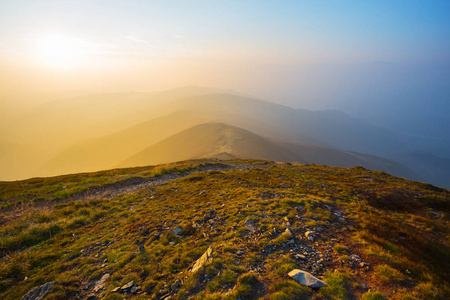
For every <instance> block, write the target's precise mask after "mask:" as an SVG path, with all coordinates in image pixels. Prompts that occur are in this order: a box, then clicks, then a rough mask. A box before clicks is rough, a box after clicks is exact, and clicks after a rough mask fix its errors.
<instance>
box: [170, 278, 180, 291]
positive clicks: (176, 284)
mask: <svg viewBox="0 0 450 300" xmlns="http://www.w3.org/2000/svg"><path fill="white" fill-rule="evenodd" d="M180 288H181V280H180V279H177V280H176V281H175V282H174V283H173V284H172V286H171V289H172V291H174V292H176V291H178V290H179V289H180Z"/></svg>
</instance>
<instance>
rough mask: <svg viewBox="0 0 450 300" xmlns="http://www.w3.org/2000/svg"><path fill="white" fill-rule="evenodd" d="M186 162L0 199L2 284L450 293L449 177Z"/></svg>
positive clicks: (84, 291)
mask: <svg viewBox="0 0 450 300" xmlns="http://www.w3.org/2000/svg"><path fill="white" fill-rule="evenodd" d="M190 164H191V165H190V167H191V169H188V170H184V171H180V170H179V169H177V170H176V171H173V169H170V168H171V166H169V167H168V170H169V171H168V172H167V173H164V172H163V174H160V175H158V176H147V177H146V176H142V174H144V173H142V172H147V171H148V170H141V169H140V170H139V172H140V173H138V174H139V176H138V175H136V174H135V175H133V176H134V177H132V178H128V179H126V180H124V181H121V182H117V183H108V184H105V185H104V186H100V187H94V188H91V189H88V190H84V191H82V192H80V193H78V194H77V193H75V194H73V195H71V196H70V197H68V198H63V199H58V200H53V201H48V200H39V201H36V202H35V203H29V204H27V203H26V202H25V203H22V204H21V206H10V207H8V208H6V209H4V210H2V211H1V214H2V216H3V218H4V220H5V221H4V223H3V228H2V232H1V238H2V243H1V245H2V246H1V253H2V255H1V265H0V267H1V269H0V270H1V271H2V272H0V273H1V274H2V275H0V276H1V278H0V279H1V281H0V293H1V297H2V298H4V299H17V298H21V297H24V298H23V299H44V298H45V297H47V298H45V299H67V298H73V299H125V298H126V299H128V298H136V299H166V300H168V299H257V298H263V299H359V298H363V299H385V298H388V299H445V298H446V297H447V296H448V295H449V294H448V291H449V290H448V286H447V283H448V269H447V266H448V263H449V262H448V252H447V250H449V245H448V234H449V232H448V229H449V227H448V211H447V210H448V202H449V199H450V198H449V192H448V191H447V190H443V189H439V188H436V187H433V186H430V185H424V184H421V183H415V182H410V181H406V180H403V179H399V178H395V177H392V176H390V175H388V174H385V173H382V172H374V171H369V170H365V169H363V168H353V169H341V168H330V167H322V166H302V165H291V164H277V163H273V162H262V161H227V162H220V163H218V162H215V161H207V162H205V161H199V162H191V163H190ZM170 170H172V171H170ZM61 180H63V179H61ZM399 191H401V193H400V192H399ZM6 195H7V194H6ZM405 195H406V196H405ZM410 195H413V196H411V197H412V198H411V197H410ZM9 197H16V198H14V199H15V200H16V199H17V198H20V197H21V196H20V195H19V196H18V195H17V194H11V196H9ZM26 197H28V198H30V195H29V194H28V195H27V196H26ZM395 197H403V198H401V199H397V198H395ZM3 198H6V201H8V198H7V197H6V196H5V195H3ZM386 199H387V200H386ZM383 201H388V202H387V203H388V204H387V205H385V204H384V202H383ZM396 201H397V202H399V203H397V202H396ZM408 201H413V202H408ZM393 203H394V204H395V205H394V206H393ZM382 205H384V206H386V207H383V206H382ZM405 205H406V206H405ZM20 207H21V208H20ZM43 207H44V208H46V210H45V211H41V210H40V209H42V208H43ZM19 208H20V210H19ZM294 270H299V271H295V272H294V273H292V272H293V271H294ZM300 271H301V272H300ZM303 272H307V274H306V275H304V274H305V273H303ZM299 274H300V275H301V276H300V275H299ZM308 274H310V275H311V276H313V277H310V275H308ZM299 276H300V277H302V278H303V279H301V280H300V279H298V277H299ZM305 276H306V277H305ZM305 278H306V279H305ZM302 280H303V281H302ZM325 285H326V286H325Z"/></svg>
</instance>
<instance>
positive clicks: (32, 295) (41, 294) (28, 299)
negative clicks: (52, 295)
mask: <svg viewBox="0 0 450 300" xmlns="http://www.w3.org/2000/svg"><path fill="white" fill-rule="evenodd" d="M55 284H57V282H56V281H51V282H47V283H44V284H43V285H41V286H38V287H35V288H33V289H32V290H30V291H29V292H28V293H27V294H26V295H25V296H23V297H22V300H41V299H44V298H45V297H46V296H47V294H48V292H50V290H51V289H52V288H53V287H54V286H55Z"/></svg>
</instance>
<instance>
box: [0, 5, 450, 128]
mask: <svg viewBox="0 0 450 300" xmlns="http://www.w3.org/2000/svg"><path fill="white" fill-rule="evenodd" d="M449 70H450V1H447V0H444V1H415V0H409V1H406V0H405V1H400V0H398V1H392V0H389V1H383V0H380V1H345V0H343V1H320V0H318V1H299V0H296V1H267V0H257V1H252V0H246V1H234V0H229V1H225V0H224V1H213V0H191V1H183V0H178V1H176V0H161V1H157V0H154V1H143V0H142V1H137V0H134V1H130V0H128V1H114V0H108V1H106V0H97V1H96V0H89V1H84V0H77V1H64V0H60V1H56V0H53V1H50V0H40V1H27V0H3V1H1V2H0V99H3V100H2V101H7V100H5V99H11V98H12V97H16V98H17V97H18V96H21V95H22V97H23V95H25V96H28V95H42V94H54V95H68V94H80V93H92V92H99V93H100V92H121V91H152V90H162V89H166V88H173V87H178V86H187V85H198V86H209V87H217V88H224V89H232V90H236V91H239V92H241V93H247V94H249V95H254V96H256V97H259V98H262V99H267V100H271V101H274V102H278V103H283V104H286V105H290V106H293V107H296V108H309V109H328V108H330V109H342V110H344V111H347V112H349V113H352V114H355V115H362V116H364V117H367V118H370V117H372V118H373V119H374V120H375V119H377V115H378V116H379V115H384V114H386V113H387V111H386V106H388V107H389V108H390V111H391V113H393V114H394V117H395V114H396V113H397V112H398V111H400V110H402V109H404V108H405V107H407V108H409V109H411V107H412V106H417V105H418V106H420V107H421V109H420V110H424V109H425V108H426V107H428V108H426V109H425V110H426V113H429V114H431V115H436V114H438V115H439V114H441V115H443V114H444V112H445V114H446V113H447V112H448V111H449V108H450V105H449V95H450V88H449V86H450V82H449V81H450V80H449V78H450V71H449ZM37 98H38V97H35V99H37ZM424 103H427V104H430V103H431V105H424ZM430 106H431V108H430ZM368 110H370V112H368ZM432 111H434V112H432ZM411 113H415V111H411V112H410V114H411ZM391 119H392V118H391ZM394 119H395V118H394ZM400 119H401V118H400ZM391 121H392V120H391ZM400 123H402V122H400ZM438 125H439V126H441V124H438ZM441 127H442V126H441Z"/></svg>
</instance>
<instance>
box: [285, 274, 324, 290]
mask: <svg viewBox="0 0 450 300" xmlns="http://www.w3.org/2000/svg"><path fill="white" fill-rule="evenodd" d="M288 275H289V277H291V278H292V279H294V280H295V281H297V282H298V283H300V284H301V285H304V286H307V287H310V288H321V287H327V286H328V285H327V284H326V283H325V282H323V281H322V280H320V279H318V278H316V277H314V276H313V275H311V274H310V273H308V272H306V271H302V270H299V269H294V270H292V271H291V272H289V274H288Z"/></svg>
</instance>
